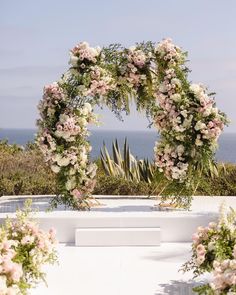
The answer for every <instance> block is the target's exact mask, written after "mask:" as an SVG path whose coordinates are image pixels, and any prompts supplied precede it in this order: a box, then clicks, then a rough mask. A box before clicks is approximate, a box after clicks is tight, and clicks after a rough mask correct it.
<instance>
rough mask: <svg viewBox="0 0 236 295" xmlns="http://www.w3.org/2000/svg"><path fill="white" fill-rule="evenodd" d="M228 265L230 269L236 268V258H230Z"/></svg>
mask: <svg viewBox="0 0 236 295" xmlns="http://www.w3.org/2000/svg"><path fill="white" fill-rule="evenodd" d="M229 266H230V268H231V269H233V270H236V260H235V259H234V260H231V261H230V263H229Z"/></svg>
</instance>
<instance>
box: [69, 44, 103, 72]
mask: <svg viewBox="0 0 236 295" xmlns="http://www.w3.org/2000/svg"><path fill="white" fill-rule="evenodd" d="M100 52H101V49H100V47H96V48H94V47H90V46H89V44H88V43H87V42H81V43H79V44H78V45H76V46H75V47H74V48H73V49H72V50H71V52H70V61H69V63H70V64H71V65H72V66H73V67H77V66H79V67H80V68H82V69H84V68H85V67H86V62H92V63H96V61H97V58H98V56H99V54H100Z"/></svg>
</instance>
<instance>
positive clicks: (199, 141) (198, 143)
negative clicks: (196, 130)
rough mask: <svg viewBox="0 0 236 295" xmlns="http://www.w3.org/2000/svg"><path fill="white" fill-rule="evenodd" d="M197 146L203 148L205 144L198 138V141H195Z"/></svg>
mask: <svg viewBox="0 0 236 295" xmlns="http://www.w3.org/2000/svg"><path fill="white" fill-rule="evenodd" d="M195 144H196V145H197V146H202V145H203V142H202V141H201V140H200V139H199V138H197V139H196V141H195Z"/></svg>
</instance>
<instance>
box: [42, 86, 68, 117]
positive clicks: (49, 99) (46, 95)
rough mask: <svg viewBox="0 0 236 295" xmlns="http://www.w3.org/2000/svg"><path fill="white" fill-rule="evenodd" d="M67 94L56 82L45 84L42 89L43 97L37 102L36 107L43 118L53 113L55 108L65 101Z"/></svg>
mask: <svg viewBox="0 0 236 295" xmlns="http://www.w3.org/2000/svg"><path fill="white" fill-rule="evenodd" d="M66 100H67V96H66V94H65V92H64V91H63V89H62V88H61V87H60V86H59V85H58V83H57V82H54V83H52V84H49V85H46V86H45V87H44V91H43V99H42V100H41V101H40V102H39V105H38V109H39V112H40V115H41V117H42V118H43V119H47V117H52V116H54V115H55V112H56V110H57V108H59V109H60V107H61V106H62V105H64V104H65V103H66Z"/></svg>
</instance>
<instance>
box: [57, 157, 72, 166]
mask: <svg viewBox="0 0 236 295" xmlns="http://www.w3.org/2000/svg"><path fill="white" fill-rule="evenodd" d="M57 164H58V165H59V166H64V167H65V166H68V165H69V164H70V159H68V158H66V157H63V158H59V159H58V160H57Z"/></svg>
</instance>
